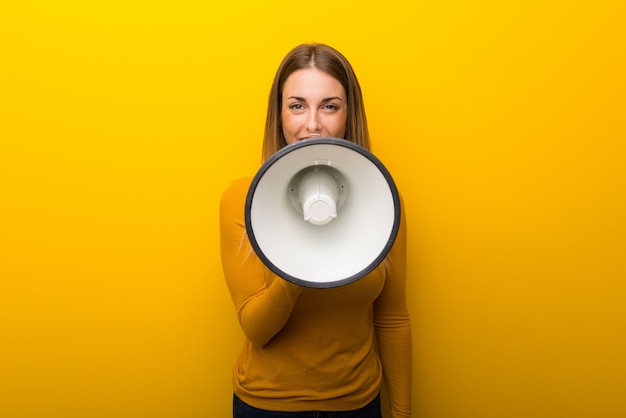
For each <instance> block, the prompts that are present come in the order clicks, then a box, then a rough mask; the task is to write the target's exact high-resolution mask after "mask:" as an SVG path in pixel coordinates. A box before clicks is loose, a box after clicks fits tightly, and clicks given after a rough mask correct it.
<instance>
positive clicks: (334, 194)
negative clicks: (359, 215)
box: [289, 165, 346, 226]
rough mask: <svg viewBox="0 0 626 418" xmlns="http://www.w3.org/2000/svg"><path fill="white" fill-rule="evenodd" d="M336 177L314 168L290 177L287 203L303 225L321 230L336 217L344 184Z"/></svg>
mask: <svg viewBox="0 0 626 418" xmlns="http://www.w3.org/2000/svg"><path fill="white" fill-rule="evenodd" d="M334 172H336V173H334ZM340 177H341V175H340V174H339V173H338V172H337V170H335V169H333V168H330V167H329V166H317V165H316V166H312V167H308V168H306V169H304V170H302V171H300V172H299V173H298V174H296V175H295V176H294V178H293V179H292V181H291V183H290V187H289V191H290V198H289V200H290V201H291V204H292V205H293V206H294V208H295V210H297V211H298V212H299V213H301V214H302V215H303V217H304V220H305V221H307V222H310V223H312V224H313V225H320V226H321V225H326V224H328V223H329V222H331V221H332V220H333V219H335V218H336V217H337V210H338V208H339V207H340V206H341V204H342V203H343V202H344V201H345V193H346V187H345V182H343V183H342V182H341V180H342V179H341V178H340Z"/></svg>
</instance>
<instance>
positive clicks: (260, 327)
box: [220, 181, 302, 346]
mask: <svg viewBox="0 0 626 418" xmlns="http://www.w3.org/2000/svg"><path fill="white" fill-rule="evenodd" d="M249 184H250V181H238V182H234V183H233V184H231V186H230V187H228V188H227V189H226V190H225V192H224V194H223V195H222V199H221V202H220V251H221V259H222V268H223V271H224V277H225V279H226V284H227V286H228V289H229V291H230V295H231V297H232V299H233V303H234V305H235V309H236V311H237V316H238V318H239V323H240V325H241V328H242V330H243V332H244V334H245V336H246V337H247V338H248V339H249V340H250V341H251V342H252V343H254V344H257V345H259V346H264V345H265V344H267V343H268V342H269V341H270V340H271V339H272V337H274V335H276V334H277V333H278V332H279V331H280V330H281V329H282V327H283V326H284V325H285V323H286V322H287V320H288V319H289V316H290V315H291V311H292V309H293V306H294V304H295V302H296V300H297V298H298V295H299V294H300V292H301V289H302V288H301V287H299V286H297V285H294V284H292V283H289V282H287V281H285V280H282V279H278V280H275V279H276V277H277V276H275V275H274V274H273V273H272V272H270V271H269V269H267V268H266V267H265V266H264V265H263V263H262V262H261V260H260V259H259V258H258V257H257V255H256V253H254V250H253V249H252V246H251V244H250V241H249V240H248V236H247V235H246V228H245V222H244V205H245V195H246V193H247V188H248V186H249ZM268 283H269V284H268Z"/></svg>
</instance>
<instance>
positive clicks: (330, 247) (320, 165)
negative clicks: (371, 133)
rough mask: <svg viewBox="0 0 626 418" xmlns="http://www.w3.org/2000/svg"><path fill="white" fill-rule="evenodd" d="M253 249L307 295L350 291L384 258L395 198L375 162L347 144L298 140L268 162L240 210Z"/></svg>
mask: <svg viewBox="0 0 626 418" xmlns="http://www.w3.org/2000/svg"><path fill="white" fill-rule="evenodd" d="M245 223H246V231H247V234H248V238H249V239H250V243H251V244H252V248H253V249H254V251H255V252H256V253H257V255H258V256H259V258H260V259H261V261H262V262H263V263H264V264H265V265H266V266H267V267H268V268H269V269H270V270H271V271H273V272H274V273H275V274H277V275H278V276H280V277H282V278H283V279H285V280H288V281H290V282H292V283H296V284H299V285H301V286H306V287H315V288H330V287H337V286H342V285H345V284H348V283H352V282H354V281H356V280H358V279H360V278H361V277H363V276H365V275H366V274H367V273H369V272H371V271H372V270H373V269H374V268H376V266H378V264H380V263H381V262H382V261H383V259H384V258H385V257H386V256H387V254H388V253H389V251H390V250H391V247H392V245H393V243H394V241H395V238H396V235H397V233H398V228H399V225H400V198H399V195H398V191H397V188H396V186H395V183H394V181H393V179H392V177H391V175H390V174H389V171H388V170H387V169H386V168H385V166H384V165H383V164H382V162H381V161H380V160H378V159H377V158H376V157H375V156H374V155H373V154H372V153H371V152H369V151H367V150H366V149H364V148H362V147H360V146H359V145H356V144H355V143H353V142H350V141H347V140H344V139H337V138H324V137H322V138H315V139H304V140H301V141H298V142H296V143H294V144H291V145H287V146H286V147H284V148H282V149H281V150H279V151H278V152H277V153H276V154H274V155H273V156H271V157H270V158H269V159H268V160H267V161H266V162H265V163H264V164H263V165H262V166H261V168H260V169H259V171H258V172H257V174H256V175H255V177H254V178H253V180H252V183H251V185H250V188H249V189H248V195H247V198H246V205H245Z"/></svg>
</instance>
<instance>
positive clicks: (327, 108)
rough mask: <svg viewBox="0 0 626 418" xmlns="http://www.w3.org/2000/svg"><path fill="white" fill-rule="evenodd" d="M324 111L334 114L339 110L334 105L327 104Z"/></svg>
mask: <svg viewBox="0 0 626 418" xmlns="http://www.w3.org/2000/svg"><path fill="white" fill-rule="evenodd" d="M324 109H326V110H329V111H331V112H335V111H337V110H339V106H337V105H336V104H332V103H329V104H327V105H325V106H324Z"/></svg>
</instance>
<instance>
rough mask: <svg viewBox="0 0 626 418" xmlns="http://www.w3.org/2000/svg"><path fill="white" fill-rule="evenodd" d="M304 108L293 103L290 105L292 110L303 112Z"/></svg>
mask: <svg viewBox="0 0 626 418" xmlns="http://www.w3.org/2000/svg"><path fill="white" fill-rule="evenodd" d="M303 108H304V106H302V105H301V104H300V103H293V104H290V105H289V109H291V110H302V109H303Z"/></svg>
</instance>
